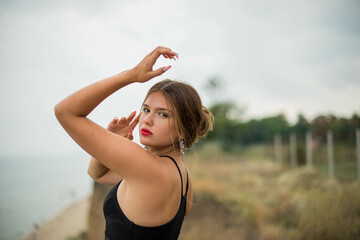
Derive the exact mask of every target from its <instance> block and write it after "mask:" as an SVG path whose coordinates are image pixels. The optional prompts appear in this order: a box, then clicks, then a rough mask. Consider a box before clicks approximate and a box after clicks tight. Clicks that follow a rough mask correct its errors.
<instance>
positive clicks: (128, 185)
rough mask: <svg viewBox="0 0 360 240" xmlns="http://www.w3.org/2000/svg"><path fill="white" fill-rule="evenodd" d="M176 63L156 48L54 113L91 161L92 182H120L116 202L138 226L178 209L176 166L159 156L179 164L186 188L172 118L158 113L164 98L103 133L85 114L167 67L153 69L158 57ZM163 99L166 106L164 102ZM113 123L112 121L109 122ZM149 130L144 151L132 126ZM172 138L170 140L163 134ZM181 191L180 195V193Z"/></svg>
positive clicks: (66, 101)
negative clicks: (118, 92)
mask: <svg viewBox="0 0 360 240" xmlns="http://www.w3.org/2000/svg"><path fill="white" fill-rule="evenodd" d="M161 55H162V56H164V57H165V58H169V59H174V58H175V57H176V56H177V54H176V53H175V52H173V51H172V50H171V49H169V48H164V47H158V48H156V49H155V50H154V51H152V52H151V53H150V54H148V55H147V56H146V57H145V58H144V59H143V60H142V61H141V62H140V63H139V64H138V65H137V66H135V67H134V68H132V69H130V70H128V71H125V72H122V73H120V74H117V75H115V76H112V77H109V78H106V79H104V80H101V81H99V82H96V83H93V84H91V85H89V86H87V87H85V88H83V89H81V90H79V91H77V92H75V93H73V94H72V95H70V96H69V97H67V98H65V99H64V100H62V101H61V102H60V103H58V104H57V105H56V106H55V114H56V117H57V119H58V121H59V122H60V124H61V125H62V126H63V128H64V129H65V130H66V131H67V133H68V134H69V135H70V136H71V137H72V138H73V139H74V141H75V142H76V143H77V144H78V145H79V146H80V147H82V148H83V149H84V150H85V151H86V152H88V153H89V154H90V155H91V156H92V157H93V158H92V159H91V161H90V165H89V169H88V172H89V174H90V176H93V177H94V179H95V180H97V181H99V182H102V183H108V184H114V183H116V182H118V181H119V180H121V179H124V180H123V182H122V183H121V185H120V187H119V188H118V192H117V194H118V202H119V205H120V206H121V209H122V210H123V212H124V213H125V215H126V216H127V217H128V218H129V219H130V220H131V221H133V222H134V223H136V224H138V225H141V226H147V227H151V226H159V225H162V224H165V223H167V222H168V221H170V220H171V219H172V218H173V217H174V216H175V214H176V212H177V210H178V207H179V205H180V194H181V193H180V188H181V184H180V179H179V174H178V170H177V168H176V167H175V166H174V163H173V162H172V161H171V160H170V159H167V158H163V157H160V155H170V156H172V157H173V158H174V159H175V161H176V162H177V163H178V165H179V167H180V169H181V172H182V176H183V182H184V190H183V191H184V192H185V184H186V181H187V179H186V171H185V165H184V163H183V161H181V160H180V153H179V152H178V150H175V149H174V148H173V147H172V143H173V142H175V141H176V140H177V139H178V138H179V137H181V136H178V135H176V134H175V132H176V131H174V129H175V128H176V126H175V125H174V122H175V121H174V120H173V118H175V117H176V116H172V115H171V114H170V116H169V117H168V118H162V117H163V114H160V113H159V111H158V110H159V109H164V108H166V109H168V110H170V111H171V110H172V109H170V108H169V104H168V103H167V102H166V100H165V98H164V97H163V96H162V94H156V93H153V94H151V95H150V96H149V97H148V99H147V100H146V101H145V103H147V110H146V111H142V112H141V114H140V115H138V116H137V117H135V114H134V113H132V114H130V116H129V117H128V118H125V119H124V118H122V119H120V120H119V121H118V123H115V122H111V123H110V124H109V126H108V129H104V128H102V127H101V126H99V125H97V124H96V123H94V122H92V121H91V120H90V119H88V118H87V115H88V114H89V113H90V112H91V111H92V110H93V109H94V108H95V107H97V105H99V104H100V103H101V102H102V101H103V100H104V99H106V98H107V97H108V96H110V95H111V94H113V93H114V92H116V91H117V90H119V89H120V88H122V87H125V86H126V85H128V84H131V83H135V82H139V83H142V82H146V81H149V80H150V79H152V78H154V77H156V76H159V75H161V74H162V73H164V72H165V71H167V70H168V69H169V68H168V67H165V68H159V69H157V70H155V71H154V70H153V65H154V64H155V62H156V60H157V59H158V58H159V57H160V56H161ZM164 100H165V101H164ZM113 121H115V120H113ZM138 122H139V125H140V127H139V128H140V129H142V128H147V129H148V130H150V131H151V132H152V133H153V134H152V135H150V136H149V135H143V134H141V135H140V141H141V142H142V143H143V142H146V145H147V146H148V150H147V151H146V150H144V149H143V148H142V147H140V146H139V145H138V144H136V143H133V142H132V141H131V139H132V133H130V131H132V130H133V129H134V127H135V126H136V124H138ZM169 133H170V134H172V136H171V137H168V136H164V134H169ZM184 192H183V194H184ZM191 201H192V189H191V181H190V179H189V192H188V201H187V208H186V212H187V213H188V212H189V211H190V209H191Z"/></svg>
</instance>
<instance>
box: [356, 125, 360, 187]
mask: <svg viewBox="0 0 360 240" xmlns="http://www.w3.org/2000/svg"><path fill="white" fill-rule="evenodd" d="M355 135H356V153H357V179H358V181H360V129H359V128H357V129H356V133H355Z"/></svg>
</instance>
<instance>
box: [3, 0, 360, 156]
mask: <svg viewBox="0 0 360 240" xmlns="http://www.w3.org/2000/svg"><path fill="white" fill-rule="evenodd" d="M359 12H360V1H356V0H354V1H347V0H335V1H332V0H312V1H289V0H275V1H266V0H262V1H257V0H255V1H239V0H225V1H224V0H216V1H210V0H207V1H196V0H191V1H190V0H185V1H180V0H176V1H173V0H170V1H169V0H167V1H165V0H158V1H148V0H147V1H146V0H144V1H139V0H131V1H130V0H128V1H126V0H123V1H101V2H100V1H89V0H86V1H85V0H83V1H50V0H32V1H16V0H11V1H10V0H9V1H4V0H1V1H0V76H1V82H0V114H1V115H0V116H1V118H0V155H11V154H21V155H26V154H71V153H73V152H79V151H81V150H80V148H79V147H77V146H76V145H75V144H74V143H73V142H72V141H71V140H70V138H69V137H68V136H67V135H66V133H65V132H64V131H63V130H62V128H61V127H60V125H59V124H58V123H57V121H56V119H55V117H54V114H53V107H54V105H55V104H56V103H57V102H58V101H60V100H61V99H62V98H64V97H65V96H67V95H69V94H70V93H72V92H73V91H75V90H77V89H79V88H81V87H84V86H86V85H87V84H90V83H92V82H95V81H97V80H100V79H102V78H105V77H108V76H111V75H114V74H116V73H118V72H121V71H123V70H126V69H129V68H131V67H133V66H134V65H136V64H137V63H138V62H139V61H140V60H141V59H142V58H143V57H144V56H145V55H146V54H147V53H148V52H150V51H151V50H153V48H155V47H156V46H158V45H162V46H167V47H170V48H172V49H173V50H174V51H176V52H178V53H179V56H180V59H179V60H178V61H176V62H173V61H171V62H170V63H169V61H165V60H160V61H159V62H158V63H157V67H160V66H166V65H169V64H171V65H172V66H173V67H172V69H171V70H169V71H168V72H167V73H166V74H165V75H164V76H162V77H161V78H157V79H154V80H153V81H152V82H149V83H146V84H134V85H131V86H129V87H127V88H125V89H122V90H120V91H119V92H118V93H116V94H115V95H113V96H111V97H110V98H108V99H107V100H106V101H105V102H104V103H103V104H102V105H100V107H99V108H98V109H96V110H95V111H94V112H93V113H92V114H91V116H90V117H91V118H92V119H93V120H94V121H96V122H98V123H99V124H101V125H103V126H106V125H107V122H108V121H110V120H111V119H112V118H113V117H114V116H124V115H128V114H129V113H130V112H131V111H132V110H138V109H139V108H140V104H141V102H142V100H143V97H144V96H145V94H146V91H147V89H148V88H149V87H150V86H151V85H153V84H154V83H155V82H156V81H159V80H162V79H163V78H172V79H176V80H181V81H185V82H188V83H190V84H191V85H193V86H194V87H195V88H197V89H198V90H199V92H200V95H201V96H202V98H203V102H204V104H205V105H207V106H209V105H210V104H211V103H212V102H213V101H214V97H212V96H210V95H209V94H208V92H207V91H206V90H205V89H204V84H205V82H206V81H207V79H209V78H211V77H213V76H217V77H219V78H220V79H222V80H223V81H224V88H223V89H222V91H221V94H220V95H219V96H217V98H216V99H217V100H231V101H234V102H236V103H237V104H238V106H239V107H243V108H245V109H246V112H245V115H244V119H249V118H260V117H265V116H271V115H275V114H279V113H284V114H285V115H286V116H287V118H288V119H289V120H290V121H294V120H295V119H296V117H297V114H298V113H302V114H304V115H305V117H307V118H308V119H309V120H311V119H312V118H313V117H314V116H317V115H319V114H328V113H332V114H336V115H339V116H345V117H350V116H351V115H352V114H353V113H355V112H356V113H358V114H359V113H360V14H359ZM136 138H138V136H136V137H135V139H136Z"/></svg>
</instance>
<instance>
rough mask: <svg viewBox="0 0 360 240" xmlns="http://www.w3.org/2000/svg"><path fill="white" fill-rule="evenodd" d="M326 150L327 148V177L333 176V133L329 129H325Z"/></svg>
mask: <svg viewBox="0 0 360 240" xmlns="http://www.w3.org/2000/svg"><path fill="white" fill-rule="evenodd" d="M327 150H328V163H329V177H330V178H331V179H333V178H334V144H333V134H332V132H331V130H328V131H327Z"/></svg>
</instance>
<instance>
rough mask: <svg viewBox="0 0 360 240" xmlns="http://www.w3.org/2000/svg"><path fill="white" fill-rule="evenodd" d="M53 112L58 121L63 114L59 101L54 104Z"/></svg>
mask: <svg viewBox="0 0 360 240" xmlns="http://www.w3.org/2000/svg"><path fill="white" fill-rule="evenodd" d="M54 114H55V116H56V118H57V119H58V120H59V121H60V119H61V116H62V115H63V111H62V108H61V106H60V103H58V104H56V105H55V107H54Z"/></svg>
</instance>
